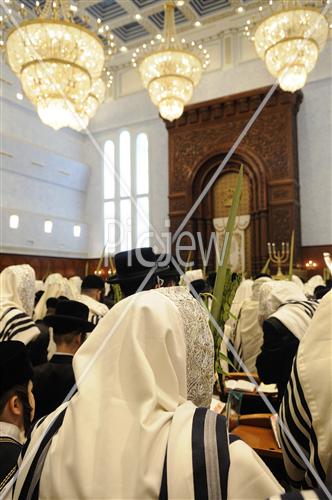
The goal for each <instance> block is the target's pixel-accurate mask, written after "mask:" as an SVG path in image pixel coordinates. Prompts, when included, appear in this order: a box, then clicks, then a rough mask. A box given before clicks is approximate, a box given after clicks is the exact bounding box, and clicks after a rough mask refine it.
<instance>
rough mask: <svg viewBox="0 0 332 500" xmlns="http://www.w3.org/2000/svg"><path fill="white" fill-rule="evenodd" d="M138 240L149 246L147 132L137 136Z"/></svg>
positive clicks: (138, 243)
mask: <svg viewBox="0 0 332 500" xmlns="http://www.w3.org/2000/svg"><path fill="white" fill-rule="evenodd" d="M135 173H136V201H137V208H138V210H137V217H136V242H137V246H139V247H144V246H149V244H150V241H149V141H148V136H147V135H146V134H143V133H141V134H138V135H137V138H136V172H135Z"/></svg>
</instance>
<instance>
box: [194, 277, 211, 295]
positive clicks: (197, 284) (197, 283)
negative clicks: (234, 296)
mask: <svg viewBox="0 0 332 500" xmlns="http://www.w3.org/2000/svg"><path fill="white" fill-rule="evenodd" d="M191 287H193V289H194V290H195V292H196V293H198V294H200V293H208V292H210V291H211V288H210V286H209V285H208V283H207V282H206V281H205V280H202V279H199V280H193V281H192V282H191V283H190V288H191Z"/></svg>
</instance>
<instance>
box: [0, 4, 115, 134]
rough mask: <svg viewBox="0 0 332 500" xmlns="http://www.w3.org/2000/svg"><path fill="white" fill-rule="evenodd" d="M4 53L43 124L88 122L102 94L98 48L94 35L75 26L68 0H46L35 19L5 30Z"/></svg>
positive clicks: (101, 54) (77, 125)
mask: <svg viewBox="0 0 332 500" xmlns="http://www.w3.org/2000/svg"><path fill="white" fill-rule="evenodd" d="M37 4H39V3H38V2H37ZM6 51H7V58H8V62H9V65H10V67H11V69H12V70H13V72H14V73H15V74H16V75H17V77H18V78H19V80H20V81H21V85H22V88H23V91H24V93H25V95H26V96H27V97H28V98H29V99H30V101H31V102H32V103H33V104H34V105H35V106H36V108H37V112H38V115H39V117H40V119H41V120H42V122H43V123H45V124H46V125H49V126H51V127H53V128H54V129H55V130H58V129H60V128H61V127H71V128H74V129H76V130H82V129H83V128H85V127H86V126H87V125H88V122H89V119H90V118H91V117H92V116H93V115H94V114H95V113H96V111H97V108H98V106H99V104H100V103H101V102H102V101H103V99H104V96H105V84H104V82H103V80H102V79H101V75H102V71H103V67H104V63H105V55H104V46H103V43H102V41H101V40H100V39H99V38H98V36H97V35H96V34H95V33H93V32H92V31H90V30H88V29H87V28H85V27H84V26H81V25H79V24H75V22H74V21H73V19H72V13H71V10H70V4H69V1H68V0H57V1H54V0H46V2H45V5H44V8H43V9H42V10H41V11H39V17H37V18H34V19H29V20H24V21H22V22H21V23H20V25H19V26H18V27H15V28H13V29H12V30H11V31H10V32H9V34H8V38H7V42H6Z"/></svg>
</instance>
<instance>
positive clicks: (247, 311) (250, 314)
mask: <svg viewBox="0 0 332 500" xmlns="http://www.w3.org/2000/svg"><path fill="white" fill-rule="evenodd" d="M271 281H272V279H271V278H270V277H268V276H260V277H258V278H257V279H255V280H254V282H253V284H252V289H251V290H252V294H251V296H250V297H248V298H246V299H245V300H244V301H243V303H242V306H241V309H240V311H239V313H238V319H237V322H236V323H235V325H234V330H233V332H232V334H231V340H232V343H233V345H234V347H235V349H236V351H237V352H238V354H239V356H240V358H241V359H242V361H243V362H244V364H245V366H246V367H247V369H248V371H249V372H251V373H254V372H256V359H257V356H258V354H259V353H260V350H261V346H262V343H263V330H262V327H261V325H260V324H259V322H258V306H259V293H260V289H261V287H262V285H263V284H264V283H269V282H271ZM235 366H236V361H235ZM236 367H237V368H238V369H241V367H240V366H236Z"/></svg>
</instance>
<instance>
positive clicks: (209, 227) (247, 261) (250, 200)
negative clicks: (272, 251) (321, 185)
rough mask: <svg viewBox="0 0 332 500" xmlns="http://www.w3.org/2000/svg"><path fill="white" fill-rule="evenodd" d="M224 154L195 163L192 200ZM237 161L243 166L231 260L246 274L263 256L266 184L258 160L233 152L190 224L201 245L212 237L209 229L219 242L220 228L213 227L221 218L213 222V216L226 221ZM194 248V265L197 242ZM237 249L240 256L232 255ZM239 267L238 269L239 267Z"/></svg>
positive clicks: (254, 269)
mask: <svg viewBox="0 0 332 500" xmlns="http://www.w3.org/2000/svg"><path fill="white" fill-rule="evenodd" d="M225 155H226V152H224V151H223V152H221V153H219V154H214V155H213V156H211V157H210V158H208V159H205V160H204V161H203V162H201V164H199V165H198V166H197V168H196V169H195V171H194V173H193V178H192V180H191V183H190V184H191V188H192V193H191V196H192V199H193V200H196V199H197V198H198V197H199V195H200V193H201V192H202V191H203V190H204V188H205V186H206V185H207V184H208V183H209V181H210V179H211V177H212V176H213V175H214V174H215V172H216V170H217V169H218V167H219V165H220V163H221V162H222V161H223V159H224V158H225ZM241 165H243V166H244V179H243V186H242V195H241V200H240V206H239V210H238V221H237V231H236V234H237V236H235V238H236V239H237V241H235V242H233V255H232V257H231V262H232V266H233V270H235V271H240V270H241V271H243V270H245V271H246V272H247V273H249V274H250V273H253V272H257V271H259V270H260V269H261V267H262V265H263V264H264V262H265V260H266V243H267V207H266V197H267V185H266V179H265V174H264V169H263V168H260V166H259V162H258V160H256V161H253V160H252V159H251V158H247V157H246V155H245V154H242V155H241V153H239V154H235V155H233V157H232V159H231V160H230V161H229V162H228V164H227V165H226V166H225V167H224V169H223V170H222V172H221V174H220V176H219V177H218V178H217V180H216V181H215V182H214V184H213V185H212V186H211V188H210V190H209V192H208V193H207V195H206V197H205V198H204V200H203V202H202V203H201V204H200V206H199V207H198V209H197V210H196V212H195V214H194V215H193V218H192V226H193V232H194V233H195V234H197V233H200V234H201V235H202V241H203V242H204V249H208V248H209V242H210V241H211V238H212V237H213V236H212V234H213V233H216V236H217V239H219V244H220V243H221V241H220V238H219V236H220V234H219V235H218V232H219V233H220V232H222V231H216V229H217V227H218V223H219V225H220V224H222V221H219V222H218V221H217V222H216V221H215V219H219V220H220V219H223V222H224V223H225V222H226V220H225V219H227V217H228V214H229V210H230V207H231V203H232V198H233V194H234V190H235V185H236V180H237V174H238V172H239V169H240V166H241ZM240 218H241V219H240ZM245 218H246V219H249V224H248V225H246V221H245V220H244V219H245ZM216 226H217V227H216ZM241 226H246V227H245V228H243V233H242V237H243V240H242V241H241V240H240V233H241V231H242V229H241ZM197 248H198V251H197V252H196V256H195V257H196V259H195V260H196V263H197V265H202V257H201V252H200V248H199V245H197ZM241 249H242V250H241ZM240 250H241V251H242V252H243V254H242V256H240V255H239V254H238V255H237V256H236V255H235V254H234V252H237V253H238V252H239V251H240ZM240 259H241V262H240ZM208 267H209V269H210V270H212V269H214V267H215V252H214V251H211V253H210V259H209V266H208ZM241 267H242V269H240V268H241ZM243 267H244V269H243Z"/></svg>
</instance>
